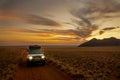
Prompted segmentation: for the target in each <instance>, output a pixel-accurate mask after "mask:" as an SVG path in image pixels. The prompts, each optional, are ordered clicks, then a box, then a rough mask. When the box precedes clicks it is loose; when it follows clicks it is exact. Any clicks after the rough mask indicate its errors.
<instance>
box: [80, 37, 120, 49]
mask: <svg viewBox="0 0 120 80" xmlns="http://www.w3.org/2000/svg"><path fill="white" fill-rule="evenodd" d="M99 46H120V39H117V38H114V37H111V38H105V39H102V40H100V39H96V38H93V39H91V40H90V41H87V42H85V43H83V44H81V45H79V47H99Z"/></svg>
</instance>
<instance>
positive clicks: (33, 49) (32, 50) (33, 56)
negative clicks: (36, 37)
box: [27, 45, 46, 65]
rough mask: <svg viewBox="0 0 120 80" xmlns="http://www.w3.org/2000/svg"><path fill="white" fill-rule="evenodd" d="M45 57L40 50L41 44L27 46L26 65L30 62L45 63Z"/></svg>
mask: <svg viewBox="0 0 120 80" xmlns="http://www.w3.org/2000/svg"><path fill="white" fill-rule="evenodd" d="M45 62H46V58H45V55H44V53H43V52H42V50H41V46H38V45H32V46H29V49H28V54H27V65H31V64H42V65H45Z"/></svg>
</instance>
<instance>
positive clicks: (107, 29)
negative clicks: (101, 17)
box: [99, 27, 120, 35]
mask: <svg viewBox="0 0 120 80" xmlns="http://www.w3.org/2000/svg"><path fill="white" fill-rule="evenodd" d="M118 28H120V27H108V28H103V29H102V30H101V31H100V32H99V34H100V35H102V34H103V33H105V32H106V31H110V30H114V29H118Z"/></svg>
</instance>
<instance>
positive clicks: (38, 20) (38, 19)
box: [24, 15, 61, 27]
mask: <svg viewBox="0 0 120 80" xmlns="http://www.w3.org/2000/svg"><path fill="white" fill-rule="evenodd" d="M24 20H25V21H26V22H28V23H30V24H35V25H47V26H56V27H57V26H61V25H60V24H59V23H57V22H56V21H54V20H51V19H48V18H45V17H42V16H36V15H26V16H24Z"/></svg>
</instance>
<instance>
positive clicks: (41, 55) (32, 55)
mask: <svg viewBox="0 0 120 80" xmlns="http://www.w3.org/2000/svg"><path fill="white" fill-rule="evenodd" d="M28 56H44V54H28Z"/></svg>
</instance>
